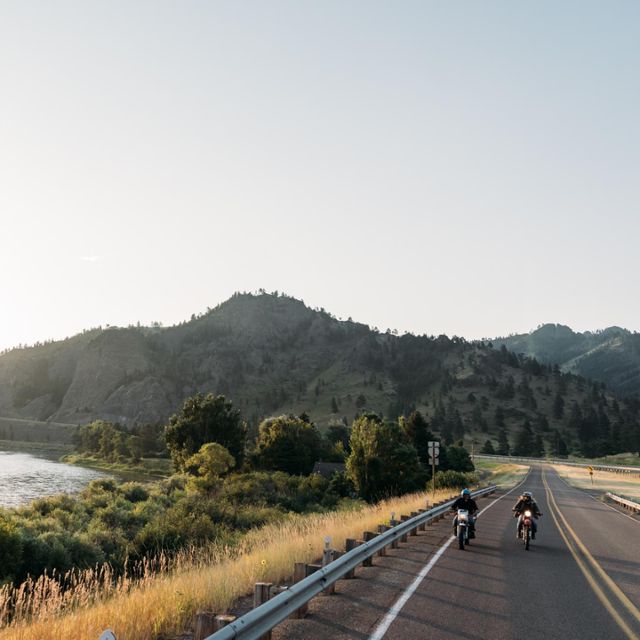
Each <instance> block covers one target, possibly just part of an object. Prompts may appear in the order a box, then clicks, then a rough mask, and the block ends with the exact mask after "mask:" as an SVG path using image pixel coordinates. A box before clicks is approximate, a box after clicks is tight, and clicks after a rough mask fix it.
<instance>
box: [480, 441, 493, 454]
mask: <svg viewBox="0 0 640 640" xmlns="http://www.w3.org/2000/svg"><path fill="white" fill-rule="evenodd" d="M495 452H496V450H495V449H494V448H493V443H492V442H491V440H487V441H486V442H485V443H484V444H483V445H482V449H481V450H480V453H484V454H486V455H488V456H492V455H495Z"/></svg>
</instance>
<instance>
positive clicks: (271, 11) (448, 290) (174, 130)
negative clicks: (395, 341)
mask: <svg viewBox="0 0 640 640" xmlns="http://www.w3.org/2000/svg"><path fill="white" fill-rule="evenodd" d="M639 25H640V3H637V2H635V1H629V2H625V1H623V0H618V1H616V2H614V3H603V2H590V1H588V0H580V1H575V2H572V1H571V0H567V1H565V2H562V3H557V2H545V1H541V2H536V3H530V2H512V1H511V0H504V1H502V2H492V1H485V2H476V1H468V2H464V1H452V2H439V1H438V2H436V1H426V0H421V1H419V2H413V1H410V0H404V1H399V2H396V1H391V0H389V1H388V2H380V1H375V0H367V1H357V0H339V1H330V0H323V2H311V1H308V0H294V1H291V2H285V1H280V0H270V1H268V2H265V1H263V0H253V1H252V0H246V1H243V2H237V1H235V0H232V1H229V2H225V1H204V0H203V1H197V2H196V1H193V0H181V1H180V2H175V1H171V2H166V1H162V0H154V1H149V2H147V1H143V0H110V1H109V2H96V1H92V0H81V1H77V2H70V1H64V0H59V1H57V2H55V3H52V2H49V1H48V0H42V1H35V0H15V1H8V0H0V349H2V348H6V347H11V346H14V345H17V344H19V343H29V344H31V343H33V342H35V341H42V340H46V339H52V338H54V339H58V338H62V337H65V336H69V335H73V334H75V333H77V332H79V331H81V330H82V329H85V328H89V327H95V326H98V325H102V326H104V325H107V324H110V325H120V326H124V325H128V324H134V323H136V322H141V323H142V324H149V323H151V322H162V323H163V324H165V325H170V324H173V323H176V322H180V321H182V320H184V319H188V318H189V317H190V316H191V314H192V313H198V312H201V311H204V310H206V308H207V307H213V306H215V305H216V304H218V303H219V302H221V301H223V300H225V299H227V298H228V297H230V296H231V295H232V294H233V293H234V292H235V291H253V290H257V289H258V288H264V289H266V290H268V291H273V290H278V291H284V292H286V293H288V294H290V295H293V296H295V297H297V298H301V299H303V300H304V301H305V302H306V303H307V304H309V305H310V306H312V307H324V308H325V309H327V310H328V311H330V312H332V313H333V314H335V315H336V316H338V317H344V318H346V317H349V316H350V317H353V319H354V320H358V321H361V322H365V323H367V324H370V325H372V326H377V327H379V328H380V329H382V330H385V329H386V328H391V329H397V330H398V331H400V332H403V331H413V332H415V333H427V334H440V333H447V334H449V335H454V334H455V335H461V336H465V337H467V338H480V337H492V336H499V335H506V334H510V333H518V332H523V331H528V330H531V329H534V328H535V327H536V326H537V325H539V324H541V323H544V322H559V323H564V324H568V325H570V326H572V327H573V328H574V329H576V330H586V329H599V328H603V327H606V326H609V325H613V324H615V325H619V326H624V327H627V328H630V329H634V330H640V295H638V293H637V292H638V274H639V273H640V252H639V251H638V240H639V238H640V206H639V205H640V180H639V179H638V175H639V169H640V127H639V118H640V115H639V114H640V73H639V72H638V69H640V26H639Z"/></svg>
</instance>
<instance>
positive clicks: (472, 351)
mask: <svg viewBox="0 0 640 640" xmlns="http://www.w3.org/2000/svg"><path fill="white" fill-rule="evenodd" d="M558 333H560V334H564V333H566V331H564V330H562V329H559V330H558ZM552 342H553V341H552ZM572 349H573V346H572V344H567V346H566V352H567V353H568V354H569V355H570V356H571V358H574V357H577V355H579V353H580V352H579V351H572ZM197 392H203V393H207V392H213V393H219V394H224V395H225V396H227V397H228V398H230V399H231V400H232V401H233V403H234V405H235V406H236V407H237V408H239V409H240V411H241V412H242V415H243V416H244V417H245V418H246V419H247V420H248V421H249V423H250V426H251V427H252V428H254V429H255V427H256V425H257V423H258V422H259V420H260V419H261V418H263V417H265V416H268V415H274V414H281V413H288V412H293V413H296V414H300V413H302V412H303V411H304V412H307V413H308V414H309V415H310V417H311V418H312V419H313V420H314V421H315V422H316V423H317V424H318V425H320V426H321V427H326V426H327V425H329V424H330V423H332V422H334V423H335V422H342V423H347V424H350V423H351V421H352V420H353V418H354V416H355V414H356V413H357V412H359V411H362V410H365V409H366V410H374V411H376V412H379V413H382V414H384V415H385V416H387V417H392V418H395V417H397V416H398V415H400V414H402V413H408V412H409V411H411V410H413V409H419V410H421V411H422V412H423V413H424V414H425V415H426V416H427V417H428V418H429V419H430V421H431V427H432V429H433V430H434V431H435V432H436V433H438V434H439V435H440V437H441V438H443V439H445V440H452V439H458V438H461V437H466V438H467V439H468V440H469V439H471V438H475V439H476V440H478V441H479V442H485V440H487V439H492V440H493V441H494V442H495V441H497V439H498V434H499V430H500V428H501V426H502V425H504V429H505V430H506V432H507V433H508V432H511V436H510V437H511V439H512V441H514V440H515V436H516V434H517V433H519V432H520V431H521V430H522V429H523V428H525V427H526V429H527V430H529V431H530V432H531V434H530V435H531V437H535V436H536V435H538V436H540V437H541V438H542V441H544V442H545V443H546V445H547V447H550V448H553V447H557V446H558V443H559V440H560V439H563V440H564V441H566V443H567V444H568V446H569V447H573V448H575V449H576V450H577V449H579V448H580V446H581V445H580V442H581V440H580V438H582V439H584V438H586V439H587V440H590V439H594V438H599V439H600V440H601V441H602V442H609V441H615V445H612V447H613V448H616V447H618V448H619V447H621V446H623V445H622V444H621V440H620V438H621V437H622V441H624V442H625V443H628V444H629V446H628V448H627V450H629V448H633V446H635V445H633V442H634V440H633V438H634V437H635V435H633V434H635V433H636V430H638V427H637V424H636V423H635V422H634V420H635V419H636V416H637V414H639V413H640V409H639V408H638V407H636V406H635V405H627V404H624V403H620V404H619V403H618V402H617V401H615V399H614V398H613V396H612V395H611V394H605V393H604V392H603V391H602V389H601V388H600V386H599V385H592V384H591V383H589V382H588V381H586V380H584V379H583V378H581V377H578V376H575V375H573V374H562V373H560V372H555V373H554V372H553V371H552V368H551V367H546V366H541V365H540V364H539V363H538V362H537V361H536V360H531V359H527V358H524V357H516V356H515V355H514V354H513V353H511V352H509V351H508V350H507V349H502V350H495V349H492V348H491V347H490V346H488V345H485V344H483V343H468V342H466V341H465V340H463V339H460V338H453V339H450V338H448V337H446V336H439V337H428V336H414V335H411V334H406V335H402V336H397V335H394V334H392V333H390V332H387V333H379V332H378V331H376V330H372V329H370V328H369V327H368V326H366V325H364V324H360V323H357V322H353V321H351V320H347V321H342V320H338V319H336V318H335V317H333V316H332V315H331V314H329V313H327V312H326V311H324V310H322V309H320V310H313V309H310V308H308V307H307V306H305V304H304V303H303V302H302V301H300V300H296V299H293V298H290V297H287V296H281V295H278V294H262V295H249V294H236V295H235V296H233V297H232V298H231V299H230V300H228V301H226V302H224V303H223V304H221V305H219V306H218V307H216V308H215V309H212V310H209V311H208V312H207V313H205V314H202V315H199V316H192V318H191V320H189V321H188V322H183V323H181V324H179V325H176V326H173V327H167V328H162V327H133V326H131V327H128V328H113V327H111V328H106V329H93V330H91V331H86V332H84V333H82V334H80V335H77V336H74V337H72V338H69V339H67V340H64V341H60V342H51V343H48V344H43V345H37V346H33V347H28V348H18V349H13V350H11V351H9V352H7V353H4V354H2V355H0V439H1V438H2V437H4V436H3V433H4V431H3V429H4V427H3V426H2V424H3V422H2V421H3V420H4V421H5V422H6V421H7V420H14V421H18V420H22V421H25V420H27V421H28V420H31V421H42V423H43V424H42V425H41V426H42V428H43V429H45V431H46V432H47V434H48V436H47V437H49V436H50V434H51V433H53V432H52V431H50V430H47V427H48V426H52V425H59V428H60V429H61V428H62V426H61V425H77V424H83V423H86V422H89V421H91V420H93V419H96V418H102V419H106V420H110V421H114V422H119V423H121V424H123V425H126V426H133V425H135V424H141V423H145V422H154V423H163V422H165V421H166V420H167V419H168V417H169V416H170V415H171V414H172V413H174V412H175V411H176V410H178V409H179V408H180V406H181V405H182V402H183V401H184V399H185V398H186V397H188V396H191V395H193V394H195V393H197ZM558 398H560V399H558ZM560 404H561V405H562V407H559V405H560ZM572 408H577V410H578V411H579V414H580V415H579V416H578V417H580V419H582V418H584V420H585V421H588V423H589V424H588V425H587V426H586V427H585V428H584V429H583V431H584V433H582V435H580V434H579V429H580V428H581V427H580V424H581V423H580V422H579V420H578V417H576V415H577V414H575V411H573V412H572V411H571V410H572ZM594 416H595V417H594ZM570 417H571V419H572V420H573V421H572V422H571V420H570ZM15 424H16V425H17V422H15ZM585 424H586V422H585ZM611 425H618V427H616V428H617V432H616V433H617V435H615V434H613V431H612V432H611V433H609V431H611V430H612V429H613V427H612V426H611ZM587 427H588V428H587ZM620 433H622V436H620ZM585 434H586V435H585ZM625 434H626V435H625ZM629 434H631V435H629ZM11 435H12V436H13V433H12V434H11ZM40 438H41V439H42V437H41V436H40ZM625 438H626V440H625ZM16 439H20V438H19V436H16ZM607 447H608V448H611V447H609V445H606V446H605V445H602V447H601V448H602V449H606V448H607Z"/></svg>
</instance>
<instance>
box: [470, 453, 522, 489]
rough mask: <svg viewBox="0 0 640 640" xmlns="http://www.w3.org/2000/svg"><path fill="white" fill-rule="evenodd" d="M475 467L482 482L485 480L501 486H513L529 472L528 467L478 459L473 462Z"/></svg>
mask: <svg viewBox="0 0 640 640" xmlns="http://www.w3.org/2000/svg"><path fill="white" fill-rule="evenodd" d="M475 466H476V470H477V471H478V473H479V474H480V477H481V478H482V479H483V480H485V479H487V480H488V481H490V482H491V483H493V484H498V485H501V486H515V485H516V484H518V482H520V480H522V479H523V478H524V476H525V475H526V473H527V471H528V470H529V467H528V466H527V465H523V464H511V463H502V462H492V461H489V460H478V459H476V461H475Z"/></svg>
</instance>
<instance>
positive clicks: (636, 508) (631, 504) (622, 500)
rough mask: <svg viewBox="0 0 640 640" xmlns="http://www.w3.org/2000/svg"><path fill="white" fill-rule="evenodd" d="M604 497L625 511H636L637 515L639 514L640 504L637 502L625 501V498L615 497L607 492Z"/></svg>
mask: <svg viewBox="0 0 640 640" xmlns="http://www.w3.org/2000/svg"><path fill="white" fill-rule="evenodd" d="M605 495H606V496H607V498H609V499H610V500H613V501H614V502H617V503H618V504H619V505H622V506H623V507H624V508H625V509H630V510H631V511H637V512H638V513H640V504H638V503H637V502H633V501H631V500H627V499H626V498H621V497H620V496H617V495H615V494H613V493H609V492H607V493H606V494H605Z"/></svg>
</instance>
